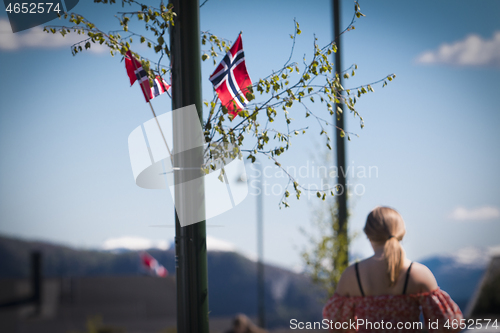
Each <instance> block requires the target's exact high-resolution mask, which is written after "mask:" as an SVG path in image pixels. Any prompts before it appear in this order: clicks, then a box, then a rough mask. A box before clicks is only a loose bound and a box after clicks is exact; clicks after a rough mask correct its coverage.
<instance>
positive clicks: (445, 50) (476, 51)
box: [416, 31, 500, 67]
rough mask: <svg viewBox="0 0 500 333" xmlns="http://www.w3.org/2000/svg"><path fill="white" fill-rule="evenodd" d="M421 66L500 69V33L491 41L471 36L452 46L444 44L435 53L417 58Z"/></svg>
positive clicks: (427, 52)
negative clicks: (437, 65) (442, 65)
mask: <svg viewBox="0 0 500 333" xmlns="http://www.w3.org/2000/svg"><path fill="white" fill-rule="evenodd" d="M416 61H417V63H421V64H447V65H456V66H489V67H500V31H496V32H495V33H494V34H493V37H492V38H491V39H483V38H481V37H480V36H478V35H469V36H467V37H466V38H465V39H464V40H461V41H457V42H454V43H452V44H446V43H445V44H442V45H441V46H439V48H438V49H437V50H435V51H426V52H424V53H422V54H421V55H419V56H418V57H417V60H416Z"/></svg>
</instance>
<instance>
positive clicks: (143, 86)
mask: <svg viewBox="0 0 500 333" xmlns="http://www.w3.org/2000/svg"><path fill="white" fill-rule="evenodd" d="M131 53H132V52H131ZM125 56H127V55H125ZM130 60H132V64H133V65H134V68H135V70H136V71H137V65H136V64H135V61H134V60H135V59H134V57H133V56H132V59H130ZM138 80H139V81H140V79H138ZM140 85H141V86H142V91H143V92H144V96H146V100H147V101H148V104H149V107H150V108H151V112H153V117H154V118H155V121H156V125H158V129H159V130H160V134H161V137H162V139H163V142H164V143H165V146H166V147H167V151H168V155H170V158H172V152H171V151H170V148H169V146H168V143H167V140H166V139H165V135H163V131H162V129H161V126H160V123H159V122H158V119H157V118H156V112H155V110H154V109H153V104H151V99H150V98H149V94H146V86H145V85H144V81H142V82H140ZM148 87H149V90H151V87H150V86H149V81H148ZM167 93H168V92H167Z"/></svg>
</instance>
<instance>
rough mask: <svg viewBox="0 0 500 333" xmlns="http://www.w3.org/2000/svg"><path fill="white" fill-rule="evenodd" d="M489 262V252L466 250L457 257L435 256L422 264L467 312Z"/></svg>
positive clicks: (475, 249)
mask: <svg viewBox="0 0 500 333" xmlns="http://www.w3.org/2000/svg"><path fill="white" fill-rule="evenodd" d="M489 261H490V254H489V253H488V251H487V250H481V249H478V248H465V249H463V250H461V251H459V252H457V253H456V254H455V255H446V256H435V257H431V258H427V259H424V260H422V261H421V263H422V264H424V265H426V266H427V267H429V269H430V270H431V271H432V273H433V274H434V276H435V277H436V280H437V282H438V285H439V287H440V288H441V289H443V290H444V291H446V292H447V293H448V294H450V296H451V297H452V298H453V300H454V301H455V302H456V303H457V304H458V306H460V309H462V311H465V309H466V307H467V303H468V301H469V299H470V298H471V297H472V295H473V293H474V291H475V290H476V288H477V287H478V285H479V282H480V280H481V278H482V276H483V274H484V272H485V269H486V266H487V264H488V262H489Z"/></svg>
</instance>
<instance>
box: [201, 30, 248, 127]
mask: <svg viewBox="0 0 500 333" xmlns="http://www.w3.org/2000/svg"><path fill="white" fill-rule="evenodd" d="M210 81H212V84H213V85H214V88H215V91H216V92H217V95H218V96H219V99H220V101H221V103H222V105H223V106H225V107H226V108H227V109H228V110H229V114H230V115H231V116H232V117H233V118H234V117H235V116H236V115H238V112H240V111H241V110H242V109H243V108H245V106H246V105H247V103H248V100H247V99H246V97H245V94H246V93H247V91H248V89H247V88H248V87H249V86H251V85H252V80H250V76H249V75H248V72H247V67H246V65H245V55H244V54H243V42H242V40H241V33H240V34H239V35H238V38H237V39H236V41H235V42H234V44H233V46H232V47H231V49H230V50H229V52H227V54H226V55H225V56H224V58H223V59H222V61H221V62H220V64H219V66H217V68H216V69H215V71H214V73H213V74H212V76H210Z"/></svg>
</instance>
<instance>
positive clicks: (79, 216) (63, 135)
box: [0, 0, 500, 268]
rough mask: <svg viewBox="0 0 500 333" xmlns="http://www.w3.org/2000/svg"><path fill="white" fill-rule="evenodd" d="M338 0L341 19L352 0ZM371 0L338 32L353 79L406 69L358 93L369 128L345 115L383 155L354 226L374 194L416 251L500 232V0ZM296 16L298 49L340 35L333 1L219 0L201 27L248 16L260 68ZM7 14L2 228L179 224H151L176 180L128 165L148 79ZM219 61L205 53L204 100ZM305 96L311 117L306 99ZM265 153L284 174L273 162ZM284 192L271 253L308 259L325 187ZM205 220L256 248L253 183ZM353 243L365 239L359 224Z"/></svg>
mask: <svg viewBox="0 0 500 333" xmlns="http://www.w3.org/2000/svg"><path fill="white" fill-rule="evenodd" d="M342 5H343V10H342V24H343V25H346V24H347V23H348V22H349V21H350V19H351V17H352V10H353V3H352V2H351V1H343V2H342ZM360 5H361V11H362V12H363V13H364V14H366V17H364V18H361V19H358V20H357V22H356V23H355V26H356V29H355V30H354V31H351V32H348V33H347V34H345V35H344V37H343V46H344V50H343V62H344V66H345V67H348V66H350V65H351V64H352V63H356V64H358V66H359V70H358V72H357V73H356V76H355V78H353V79H352V80H348V81H347V82H345V84H344V86H346V87H353V86H358V85H359V84H363V83H369V82H373V81H376V80H378V79H380V78H382V77H384V76H385V75H388V74H390V73H395V74H396V75H397V78H396V80H394V81H393V82H392V83H390V84H389V86H387V87H385V88H383V89H382V88H381V87H380V86H374V88H375V93H374V94H369V95H367V96H364V97H363V98H361V100H360V102H359V103H358V104H357V105H358V110H359V112H360V113H361V114H362V115H363V117H364V119H365V128H364V129H363V130H361V129H360V128H359V123H358V122H357V120H355V119H353V118H352V116H348V117H347V129H348V130H349V131H353V132H355V133H357V134H359V138H353V140H352V141H350V142H349V143H348V144H347V154H348V161H349V165H351V166H353V167H355V168H363V167H364V168H369V167H374V168H376V170H377V171H378V172H377V174H376V175H375V174H372V176H371V177H365V178H357V179H350V180H351V181H352V182H353V183H355V184H358V185H359V186H358V189H359V192H361V190H363V195H353V197H352V200H351V201H350V205H351V212H352V218H351V221H350V231H351V232H360V231H361V230H362V227H363V224H364V219H365V218H366V215H367V214H368V213H369V211H370V210H371V209H373V208H374V207H375V206H377V205H389V206H392V207H395V208H396V209H398V210H399V211H400V212H401V214H402V215H403V217H404V219H405V221H406V223H407V236H406V237H405V240H404V246H405V249H406V251H407V254H408V256H410V257H411V258H412V259H416V260H418V259H421V258H424V257H427V256H431V255H435V254H447V253H453V252H456V251H457V250H459V249H462V248H466V247H472V246H474V247H482V248H491V247H497V246H499V245H500V240H499V239H498V235H500V190H499V189H500V177H499V175H498V170H499V169H500V158H499V154H498V149H499V143H500V134H499V131H498V130H497V126H498V125H497V124H498V123H499V121H500V115H499V112H498V106H497V105H498V104H497V101H498V95H497V93H498V86H499V85H498V79H499V74H500V35H499V34H500V21H498V17H499V15H500V3H499V2H498V1H481V2H479V3H478V2H472V1H440V2H437V3H436V2H432V1H418V2H417V1H413V2H400V1H384V2H379V1H377V2H375V1H370V2H368V1H366V2H361V3H360ZM74 10H75V12H80V13H82V14H84V15H85V16H86V17H87V18H88V19H90V20H93V21H95V22H96V23H98V24H100V25H102V26H103V30H105V31H106V30H109V29H117V28H118V25H117V24H115V19H114V18H113V13H114V12H115V11H118V10H121V7H120V6H114V7H113V6H104V5H94V4H88V3H86V4H84V3H80V4H79V5H78V6H77V7H75V9H74ZM294 18H296V20H297V21H298V22H299V23H300V26H301V29H302V35H301V36H300V37H299V39H298V41H297V45H296V50H295V55H296V57H295V59H296V60H297V61H301V58H302V56H303V55H304V54H306V56H307V55H309V57H308V58H309V59H310V58H311V51H312V43H313V38H314V36H316V37H317V38H318V42H319V44H320V45H322V44H326V43H328V42H329V40H330V39H331V38H332V13H331V4H330V2H329V1H315V2H313V3H311V2H309V3H305V2H304V1H253V2H244V3H243V2H231V1H226V0H210V1H208V2H207V3H206V4H205V5H204V7H203V8H201V29H202V30H209V31H210V32H212V33H214V34H216V35H218V36H220V37H223V38H226V39H229V40H234V39H235V38H236V36H237V34H238V33H239V32H240V31H243V43H244V48H245V56H246V63H247V68H248V70H249V73H250V76H251V78H252V80H254V81H256V80H258V78H260V77H264V76H266V75H267V74H268V73H269V72H270V71H272V70H273V69H275V70H276V69H279V68H280V67H281V66H282V64H283V63H284V61H285V60H286V59H287V57H288V54H289V51H290V46H291V40H290V38H289V34H290V33H292V32H293V19H294ZM0 20H1V21H0V28H1V29H0V30H1V32H0V77H1V78H2V81H1V82H2V83H0V84H1V86H0V106H1V107H0V154H1V156H2V157H1V159H0V171H1V172H0V233H2V234H7V235H12V236H18V237H24V238H29V239H43V240H49V241H54V242H60V243H65V244H68V245H72V246H79V247H92V248H97V247H101V246H102V244H103V243H104V242H105V241H106V240H109V239H116V238H120V237H124V236H134V237H142V238H146V239H150V240H152V241H155V242H159V241H164V240H168V241H171V240H172V239H173V237H174V229H173V228H171V227H168V226H167V227H163V228H161V227H152V226H154V225H172V224H173V221H172V219H173V204H172V202H171V198H170V194H169V193H167V192H166V191H157V190H145V189H142V188H139V187H137V186H136V185H135V183H134V180H133V176H132V171H131V167H130V160H129V156H128V148H127V138H128V135H129V134H130V132H131V131H132V130H133V129H134V128H136V127H137V126H139V125H140V124H142V123H143V122H145V121H147V120H149V119H150V118H151V115H150V111H149V108H148V107H147V105H146V104H145V103H144V101H143V97H142V96H141V92H140V91H139V89H138V88H137V87H136V86H134V87H129V83H128V79H127V76H126V73H125V69H124V65H123V63H120V61H119V58H117V57H116V58H112V57H110V56H109V54H108V53H106V52H98V51H92V52H85V53H83V54H79V55H77V56H76V57H73V56H72V55H71V52H70V49H69V46H68V45H69V44H68V41H67V40H63V39H62V38H55V39H53V38H50V37H47V36H46V35H44V34H42V33H41V32H39V30H38V28H33V29H30V30H28V31H26V32H24V33H17V34H12V33H11V32H10V30H9V29H10V27H9V26H8V24H7V21H6V20H7V17H6V15H5V13H2V14H1V15H0ZM50 23H51V24H57V21H53V22H50ZM70 38H74V37H73V36H70ZM70 40H71V39H70ZM74 41H76V40H74ZM70 44H71V43H70ZM136 51H137V52H139V53H140V52H145V50H143V49H141V48H138V49H136ZM213 69H214V68H213V66H212V65H211V63H210V62H207V63H204V64H203V78H202V82H203V97H204V99H207V100H210V99H211V98H212V88H211V85H210V82H209V81H208V76H209V75H210V74H211V72H212V71H213ZM153 104H154V107H155V109H156V110H157V112H158V113H162V112H167V111H169V110H171V107H170V99H169V97H168V96H166V95H163V96H161V97H159V98H157V99H155V100H154V101H153ZM317 107H318V110H319V106H317ZM296 112H297V115H296V117H295V119H297V126H300V125H301V124H302V121H303V120H302V119H303V112H302V111H301V110H296ZM318 132H319V130H318V131H316V130H311V132H310V133H309V134H306V135H304V136H302V137H299V138H297V139H296V140H295V141H294V144H293V148H292V150H291V151H290V152H289V153H288V154H285V155H284V156H283V158H282V159H281V161H282V164H283V165H286V166H290V167H296V168H300V167H301V166H308V165H309V167H310V168H312V165H313V163H316V165H317V162H313V161H314V159H315V158H316V159H317V157H318V156H322V155H323V154H326V153H327V152H326V150H325V148H324V147H323V145H322V144H321V141H320V139H319V137H318V136H317V135H316V133H318ZM315 156H316V157H315ZM263 162H264V166H265V167H267V169H266V170H268V172H269V173H272V174H275V172H276V171H277V169H272V163H269V162H266V161H263ZM271 171H272V172H271ZM247 172H249V173H251V172H252V170H251V169H250V168H249V169H248V170H247ZM301 181H302V183H303V184H305V185H308V184H309V185H311V184H315V183H317V182H318V179H317V178H315V177H304V178H303V179H301ZM266 182H267V183H268V184H269V185H268V186H269V188H271V186H275V189H276V190H277V189H279V187H280V186H283V185H284V184H285V183H286V179H285V178H282V177H279V176H276V175H275V176H270V177H267V178H266ZM279 198H280V196H279V195H272V194H269V195H267V196H266V197H265V214H264V219H265V257H266V260H267V261H269V262H271V263H275V264H279V265H282V266H285V267H289V268H297V267H298V266H300V263H301V260H300V256H299V251H300V250H301V249H302V248H303V247H304V246H306V238H305V237H304V235H303V234H302V233H301V232H300V228H304V229H306V230H309V231H311V232H313V230H312V229H311V226H312V224H311V219H312V218H313V216H314V215H313V212H314V209H316V208H315V207H318V206H319V205H320V203H319V201H318V200H317V199H315V198H313V197H312V198H311V199H310V200H307V198H306V197H304V198H302V199H301V200H300V201H295V200H291V204H292V207H291V208H288V209H281V210H280V209H279V208H278V203H279ZM208 225H209V228H208V230H207V233H208V235H209V236H210V237H213V238H215V239H219V240H222V241H225V242H227V243H231V244H233V245H234V246H235V247H236V248H237V249H239V250H240V251H242V252H244V253H247V254H249V255H255V253H256V250H255V247H256V245H255V244H256V240H255V197H254V196H252V195H250V196H249V197H248V198H247V199H245V201H244V202H243V203H241V204H240V205H239V206H238V207H236V208H235V209H233V210H231V211H228V212H226V213H224V214H222V215H220V216H218V217H216V218H213V219H211V220H209V221H208ZM211 226H213V227H211ZM352 252H353V253H355V254H357V256H359V257H363V256H367V255H369V254H370V250H369V245H368V242H367V241H366V240H365V237H364V236H363V235H360V236H358V238H357V239H356V240H355V242H354V243H353V245H352Z"/></svg>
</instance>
